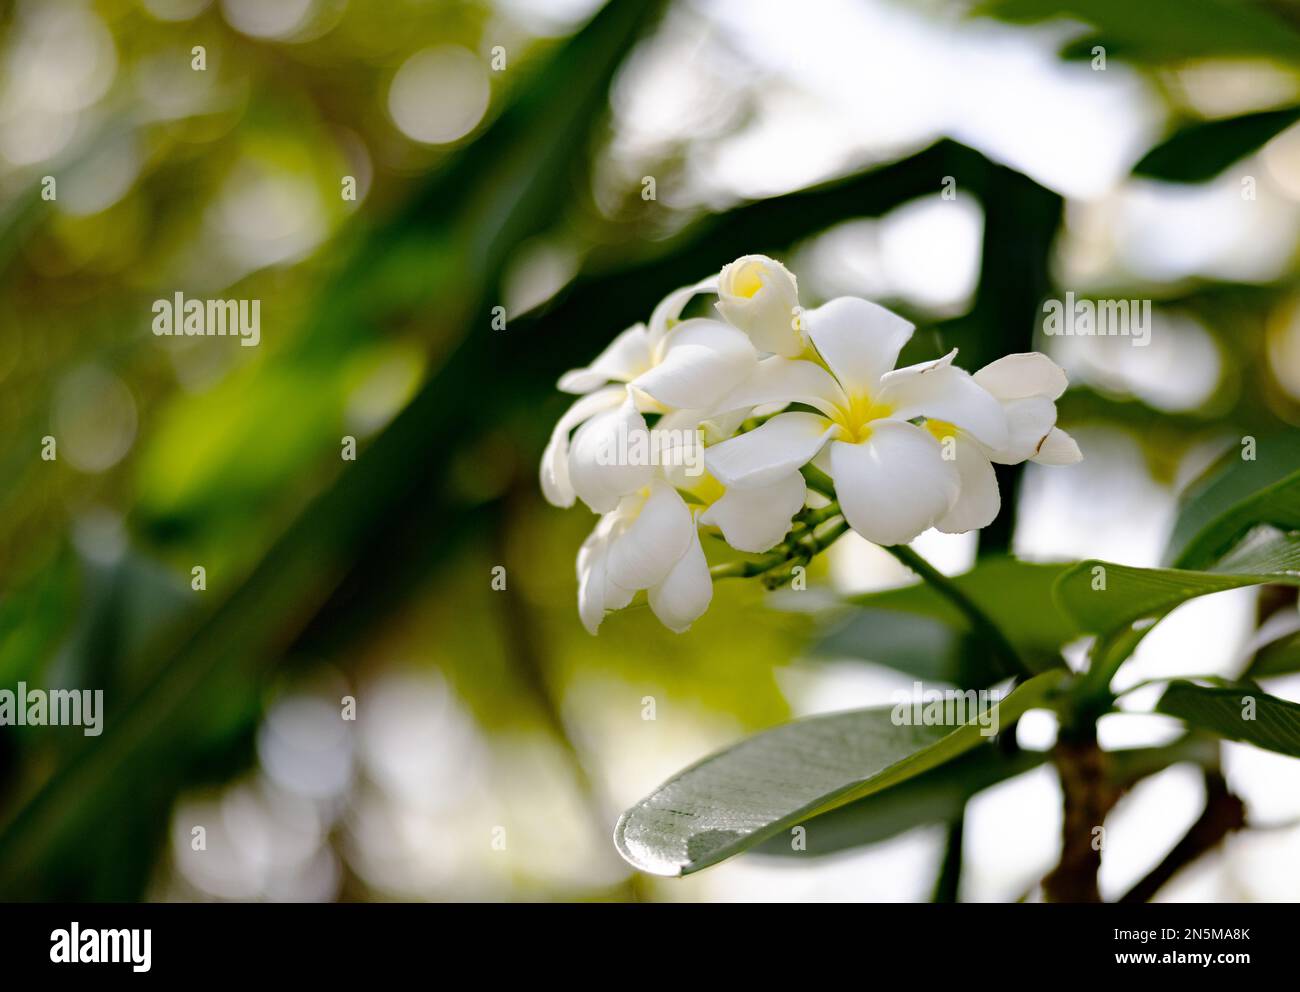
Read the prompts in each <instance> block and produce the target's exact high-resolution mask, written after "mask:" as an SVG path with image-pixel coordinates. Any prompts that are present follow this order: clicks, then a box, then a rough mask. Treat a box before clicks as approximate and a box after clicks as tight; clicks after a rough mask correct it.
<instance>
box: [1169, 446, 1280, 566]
mask: <svg viewBox="0 0 1300 992" xmlns="http://www.w3.org/2000/svg"><path fill="white" fill-rule="evenodd" d="M1246 454H1249V455H1251V456H1253V457H1249V458H1248V457H1243V455H1246ZM1256 524H1271V525H1273V526H1274V527H1278V528H1280V529H1282V530H1294V529H1296V528H1300V432H1294V431H1293V432H1289V433H1287V434H1281V435H1276V436H1273V437H1260V438H1255V439H1249V441H1248V442H1247V443H1243V444H1242V445H1233V446H1232V448H1231V449H1229V451H1228V452H1227V453H1226V454H1225V455H1224V456H1223V458H1221V459H1220V460H1219V461H1218V462H1216V463H1215V465H1214V466H1212V467H1211V468H1210V470H1209V471H1207V472H1206V473H1205V474H1203V475H1202V476H1201V478H1200V479H1199V480H1197V482H1195V483H1194V484H1193V485H1191V486H1189V487H1188V489H1187V491H1186V492H1185V493H1184V495H1183V501H1182V506H1181V508H1180V509H1179V513H1178V520H1177V522H1176V523H1175V524H1174V531H1173V535H1172V536H1171V537H1170V540H1169V546H1168V548H1167V549H1166V550H1165V561H1166V562H1167V563H1169V564H1171V565H1173V566H1175V567H1177V568H1205V567H1206V566H1208V565H1210V564H1212V563H1213V562H1214V560H1215V559H1216V558H1218V557H1219V556H1220V555H1222V554H1223V553H1224V552H1225V551H1227V550H1228V549H1229V548H1231V547H1232V545H1233V544H1234V543H1235V542H1236V541H1237V540H1238V539H1239V538H1240V537H1241V536H1242V535H1243V534H1244V533H1245V532H1246V531H1247V530H1249V529H1250V528H1251V527H1254V526H1255V525H1256Z"/></svg>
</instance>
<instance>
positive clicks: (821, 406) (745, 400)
mask: <svg viewBox="0 0 1300 992" xmlns="http://www.w3.org/2000/svg"><path fill="white" fill-rule="evenodd" d="M848 402H849V401H848V397H847V396H845V395H844V390H843V389H841V388H840V384H839V383H838V382H836V381H835V377H834V376H833V375H831V374H830V373H829V372H827V371H826V370H825V369H824V368H822V367H821V366H820V365H817V364H815V363H813V362H805V361H791V360H790V359H788V358H781V357H780V356H773V357H771V358H764V359H763V360H762V361H761V362H759V363H758V365H757V366H755V368H754V370H753V373H752V374H751V375H750V376H749V378H747V379H746V380H745V381H744V382H742V383H741V384H740V385H739V386H737V387H736V388H735V389H733V390H731V391H730V392H729V393H727V394H726V395H725V396H723V397H722V398H721V399H720V400H718V402H717V404H716V405H715V407H714V411H715V412H716V413H719V414H722V413H730V412H732V411H733V410H749V409H752V408H753V407H756V406H764V405H766V404H770V403H775V404H780V405H782V406H785V405H788V404H790V403H804V404H806V405H807V406H810V407H812V408H813V409H815V410H820V411H821V412H822V413H824V414H826V416H828V417H833V416H834V415H835V411H836V410H837V409H839V408H841V407H844V406H847V405H848Z"/></svg>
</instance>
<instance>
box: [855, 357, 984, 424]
mask: <svg viewBox="0 0 1300 992" xmlns="http://www.w3.org/2000/svg"><path fill="white" fill-rule="evenodd" d="M956 354H957V350H956V349H955V348H954V349H953V350H952V351H951V352H949V353H948V354H947V355H945V356H944V357H943V358H940V359H937V360H935V361H933V362H922V363H920V364H919V365H909V366H908V367H907V368H903V369H897V370H896V371H894V372H890V373H888V374H887V375H886V376H884V378H883V379H881V383H880V387H881V388H880V393H879V395H878V396H876V397H875V399H876V401H877V402H880V403H883V404H886V405H887V406H890V407H892V408H893V413H892V414H891V417H892V418H893V419H895V420H911V419H912V418H913V417H929V418H931V419H936V420H946V421H948V423H950V424H955V425H956V426H958V427H961V428H963V429H964V430H966V431H968V432H970V433H971V434H973V435H974V436H975V437H976V438H977V439H978V440H980V441H982V442H983V443H984V444H986V445H988V446H989V447H990V448H1000V447H1002V446H1003V445H1004V444H1006V441H1007V418H1006V415H1005V414H1004V413H1003V412H1002V404H1000V403H999V402H998V401H997V400H996V399H995V398H994V397H993V396H992V394H990V393H989V392H988V391H987V390H985V389H984V388H983V387H981V386H979V385H977V384H976V382H975V380H974V379H973V378H971V375H970V373H969V372H967V371H965V370H964V369H959V368H957V366H955V365H953V364H952V360H953V357H954V356H955V355H956Z"/></svg>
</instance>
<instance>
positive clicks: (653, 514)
mask: <svg viewBox="0 0 1300 992" xmlns="http://www.w3.org/2000/svg"><path fill="white" fill-rule="evenodd" d="M638 498H639V497H630V499H638ZM694 533H695V520H694V519H693V518H692V516H691V511H690V508H689V507H687V505H686V502H685V501H684V500H683V499H682V498H681V496H679V495H678V494H677V490H675V489H673V487H672V486H670V485H668V483H666V482H663V481H656V482H655V483H654V484H653V485H652V486H651V488H650V496H649V498H647V499H646V500H645V504H644V505H643V506H642V507H641V512H640V513H639V514H638V515H637V517H636V519H635V520H633V521H632V522H631V523H630V524H628V526H627V529H626V530H624V531H623V532H622V533H621V534H619V535H618V536H617V537H616V538H614V539H613V540H612V541H611V542H610V546H609V566H608V567H609V581H610V582H612V583H614V585H616V586H620V587H621V588H623V589H649V588H650V587H651V586H655V585H658V584H659V583H660V582H662V581H663V580H664V579H665V578H666V577H667V575H668V573H669V571H671V570H672V567H673V565H675V564H676V563H677V559H678V558H680V557H681V556H682V555H683V554H685V552H686V549H687V547H688V546H689V545H690V542H691V535H692V534H694Z"/></svg>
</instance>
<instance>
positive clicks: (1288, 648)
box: [1246, 634, 1300, 679]
mask: <svg viewBox="0 0 1300 992" xmlns="http://www.w3.org/2000/svg"><path fill="white" fill-rule="evenodd" d="M1295 672H1300V634H1291V635H1290V636H1288V637H1279V638H1278V639H1277V640H1276V641H1273V642H1271V643H1269V644H1265V645H1264V646H1263V647H1262V648H1260V649H1259V651H1257V652H1256V653H1255V659H1254V661H1253V662H1251V666H1250V668H1249V669H1247V671H1246V677H1247V678H1251V679H1264V678H1269V677H1270V676H1274V675H1291V674H1294V673H1295Z"/></svg>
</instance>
